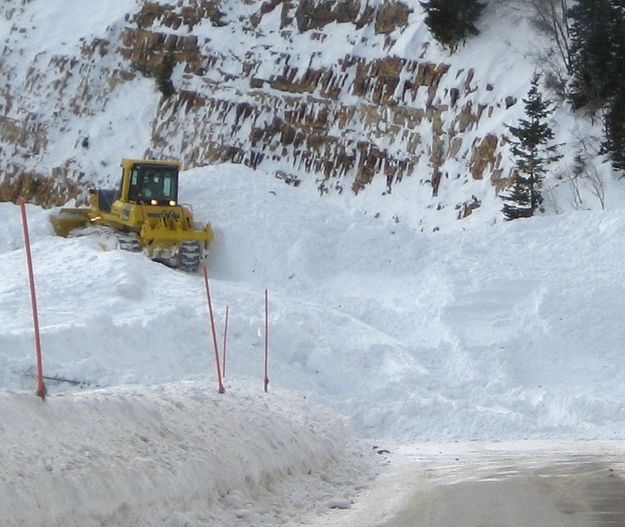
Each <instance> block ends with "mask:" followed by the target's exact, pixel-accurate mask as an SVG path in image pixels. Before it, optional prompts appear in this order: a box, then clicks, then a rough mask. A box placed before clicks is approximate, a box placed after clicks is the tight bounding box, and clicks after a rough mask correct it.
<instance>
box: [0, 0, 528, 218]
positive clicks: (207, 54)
mask: <svg viewBox="0 0 625 527" xmlns="http://www.w3.org/2000/svg"><path fill="white" fill-rule="evenodd" d="M119 3H121V4H122V5H120V6H118V11H119V12H118V13H113V14H111V13H108V14H107V16H106V17H105V16H104V15H102V14H100V17H101V19H102V20H103V21H104V22H105V23H106V25H104V26H98V27H97V30H95V31H94V30H92V31H91V32H89V33H87V32H86V31H85V32H84V34H81V33H80V31H79V28H77V29H76V31H77V32H76V33H75V34H74V35H71V34H66V40H63V36H57V37H56V41H55V42H56V45H54V46H53V44H54V42H52V43H50V44H49V45H47V47H46V46H44V49H36V48H35V47H34V46H29V45H28V42H29V39H30V38H31V36H32V35H33V34H35V33H37V34H39V33H44V34H45V33H46V31H50V24H52V22H51V21H49V20H48V21H44V20H42V16H39V17H38V11H37V10H38V9H39V10H41V9H42V7H41V6H42V5H43V4H41V2H38V1H37V0H31V1H30V2H29V1H25V2H23V3H22V4H20V5H12V6H9V5H7V4H4V5H3V6H2V7H0V17H1V18H2V20H3V24H5V26H6V27H8V28H9V29H10V31H9V36H8V38H7V39H6V40H5V42H4V43H3V49H2V58H3V60H2V62H1V63H0V169H1V170H2V176H1V179H0V199H2V200H14V199H16V197H17V196H18V195H24V196H26V197H27V198H28V199H31V200H33V201H35V202H38V203H41V204H43V205H46V206H51V205H58V204H62V203H64V202H66V201H67V200H68V199H70V198H78V199H79V200H80V199H83V198H84V196H85V188H86V187H87V186H88V185H90V184H95V183H97V184H102V183H104V182H108V183H111V182H112V181H114V179H115V173H116V169H115V168H114V167H115V163H116V161H117V160H118V159H119V158H120V157H122V156H125V157H131V156H137V157H154V158H162V157H172V158H176V159H180V160H181V161H182V162H183V163H184V165H185V166H186V167H194V166H200V165H206V164H211V163H220V162H234V163H243V164H246V165H248V166H250V167H254V168H259V169H262V170H267V171H272V172H273V173H275V175H276V177H279V178H281V179H284V181H285V182H287V183H290V184H295V185H297V184H299V183H300V182H301V181H314V182H315V184H316V186H317V188H318V189H319V192H320V193H321V194H324V193H331V192H348V191H349V192H355V193H359V192H362V191H363V190H366V189H367V188H368V187H370V186H371V184H372V183H375V188H376V189H377V190H376V191H383V192H386V193H391V192H394V191H395V189H396V188H397V186H398V185H399V184H400V183H403V184H407V183H406V182H407V181H409V182H410V185H411V186H412V187H413V189H416V191H414V192H413V193H415V195H416V196H418V203H415V207H416V208H419V207H420V208H422V209H437V210H439V211H440V210H446V211H451V214H453V215H455V216H456V217H458V218H463V217H465V216H467V215H469V214H471V213H472V212H473V211H474V210H475V209H477V208H479V207H480V204H481V202H482V201H483V200H484V199H491V198H492V196H494V194H495V190H496V188H497V187H498V186H500V185H502V184H504V183H505V181H506V178H507V177H508V176H509V174H510V166H511V165H510V162H509V160H508V157H509V156H507V154H506V146H505V126H504V123H507V122H512V121H513V120H514V119H515V118H516V117H517V116H518V115H519V111H520V108H519V107H520V106H521V105H520V104H517V100H518V98H519V96H520V95H522V94H523V93H524V92H525V90H526V86H527V83H526V79H521V80H520V81H519V89H518V90H516V91H515V90H513V93H510V91H509V90H506V89H505V88H500V87H499V86H498V85H497V83H496V80H497V79H498V78H499V77H498V75H499V76H501V72H498V71H497V70H496V69H495V70H494V71H495V73H492V71H493V69H492V68H491V67H490V65H488V64H487V66H488V67H485V66H484V61H481V62H480V64H482V66H481V67H478V68H477V70H476V67H475V65H474V64H471V63H470V62H468V61H467V60H466V59H467V57H469V58H470V57H471V54H470V53H469V52H468V51H464V48H463V50H461V51H460V52H459V53H456V54H454V55H449V54H448V53H445V52H444V51H443V50H440V49H438V46H437V44H435V43H434V42H432V41H431V38H430V36H429V34H428V33H427V29H426V27H425V25H424V24H423V13H422V9H421V7H420V5H419V4H418V2H407V1H405V2H402V1H390V0H379V1H374V0H301V1H300V2H295V1H288V0H267V1H264V2H260V1H254V0H243V1H234V0H178V1H177V2H175V1H172V2H171V3H163V2H153V1H140V2H138V3H134V2H126V4H124V2H123V1H122V0H119V2H118V4H119ZM124 8H125V9H124ZM111 11H113V10H111ZM63 16H64V17H67V16H68V15H67V13H64V14H63ZM85 16H88V15H85ZM93 16H94V17H95V15H93ZM491 16H492V14H491ZM93 25H94V26H95V23H94V24H93ZM53 40H54V39H53ZM42 42H43V39H42ZM42 46H43V44H42ZM488 60H490V61H491V62H496V61H497V60H498V59H497V56H496V54H495V55H493V57H492V58H490V59H488ZM488 60H487V61H488ZM485 72H486V74H485ZM489 72H490V73H489ZM165 86H167V89H165V88H164V87H165ZM402 188H403V186H402Z"/></svg>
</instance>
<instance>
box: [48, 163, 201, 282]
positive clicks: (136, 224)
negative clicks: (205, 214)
mask: <svg viewBox="0 0 625 527" xmlns="http://www.w3.org/2000/svg"><path fill="white" fill-rule="evenodd" d="M121 166H122V176H121V180H120V183H119V186H118V188H117V189H113V190H91V191H90V193H91V202H90V207H89V208H82V209H68V208H66V209H61V211H60V213H59V214H56V215H54V216H53V217H52V218H51V221H52V224H53V226H54V229H55V232H56V233H57V234H59V235H60V236H68V235H69V234H70V232H72V231H73V230H74V229H77V228H83V227H86V226H88V225H102V226H106V227H110V228H113V229H115V230H116V231H117V232H119V233H120V234H119V237H118V239H119V245H120V247H121V248H122V249H126V250H131V251H144V252H146V253H147V254H148V255H149V256H150V257H151V258H152V259H154V260H158V261H161V262H163V263H165V264H167V265H170V266H171V267H176V268H181V269H183V270H186V271H195V270H196V269H197V267H198V265H199V264H200V262H201V260H202V258H204V256H205V253H206V251H207V250H208V245H209V243H210V241H211V240H212V239H213V231H212V229H211V226H210V224H205V225H201V226H198V225H197V224H196V223H195V222H194V220H193V214H192V212H191V210H190V209H189V208H188V207H186V206H182V205H181V204H179V203H178V177H179V172H180V168H181V165H180V163H178V162H176V161H154V160H136V159H123V160H122V164H121Z"/></svg>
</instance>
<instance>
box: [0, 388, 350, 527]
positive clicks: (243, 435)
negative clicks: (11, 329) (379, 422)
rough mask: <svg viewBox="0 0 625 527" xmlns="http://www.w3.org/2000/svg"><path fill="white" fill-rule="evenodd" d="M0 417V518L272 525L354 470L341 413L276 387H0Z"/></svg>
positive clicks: (325, 496) (320, 499)
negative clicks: (46, 393) (45, 392)
mask: <svg viewBox="0 0 625 527" xmlns="http://www.w3.org/2000/svg"><path fill="white" fill-rule="evenodd" d="M0 415H2V422H0V433H1V434H2V446H1V447H0V511H2V512H1V513H0V523H1V524H2V525H4V526H13V525H29V526H33V527H34V526H37V525H46V526H55V525H57V526H67V525H81V526H90V525H103V524H105V525H119V526H127V525H145V526H147V525H155V526H162V525H187V526H192V525H229V526H236V525H241V526H243V525H276V524H279V523H284V522H285V521H287V520H289V521H296V520H298V519H299V518H300V517H302V516H303V515H305V514H306V513H310V512H311V511H317V512H320V511H323V510H324V509H327V508H328V507H331V506H333V503H335V502H336V500H344V501H346V502H347V503H349V501H350V493H351V492H352V491H351V490H350V489H351V488H352V487H353V486H354V485H355V484H356V483H357V482H358V481H359V478H361V477H362V476H358V475H357V474H356V471H355V470H354V469H353V468H352V466H353V465H352V464H353V463H354V459H353V453H352V452H351V450H350V448H349V447H348V439H347V436H346V432H345V427H344V423H343V420H342V419H340V418H337V417H336V416H334V415H332V414H329V413H328V412H325V411H321V410H319V409H314V408H313V407H311V405H310V404H308V403H306V402H305V401H303V400H302V399H301V398H296V397H293V396H289V395H288V394H285V393H278V394H275V393H272V394H268V395H265V396H262V397H261V396H258V395H252V394H251V392H250V391H247V392H246V391H245V390H235V391H234V393H233V392H229V393H228V394H226V395H225V396H219V395H217V394H215V391H214V390H213V387H212V386H211V387H208V386H207V385H206V383H177V384H173V385H168V386H160V387H154V388H144V387H135V388H133V389H125V390H119V389H109V390H103V391H97V392H90V393H83V394H75V395H69V394H67V395H64V396H60V395H59V396H51V397H49V398H48V399H47V401H46V402H45V403H42V402H41V401H40V400H39V399H37V398H35V397H33V396H32V395H31V394H28V395H25V394H19V393H14V392H8V391H0Z"/></svg>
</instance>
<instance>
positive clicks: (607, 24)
mask: <svg viewBox="0 0 625 527" xmlns="http://www.w3.org/2000/svg"><path fill="white" fill-rule="evenodd" d="M613 1H614V0H579V1H578V2H577V3H576V4H575V5H574V6H573V7H572V8H571V9H570V10H569V17H570V18H571V20H572V22H571V71H572V73H573V81H572V83H571V91H570V99H571V102H572V104H573V108H576V109H577V108H582V107H590V109H591V110H596V109H598V108H600V107H601V106H602V105H603V104H604V103H605V102H606V100H607V99H608V98H609V97H610V95H611V94H612V92H613V91H614V87H615V83H616V78H615V77H616V76H617V75H618V71H616V70H615V66H616V64H615V62H614V58H615V51H616V49H615V48H616V41H615V34H614V33H615V29H616V26H615V21H618V19H619V18H620V17H621V13H620V10H617V9H616V8H615V5H614V4H613Z"/></svg>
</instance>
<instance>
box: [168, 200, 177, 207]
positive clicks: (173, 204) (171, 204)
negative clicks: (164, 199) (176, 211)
mask: <svg viewBox="0 0 625 527" xmlns="http://www.w3.org/2000/svg"><path fill="white" fill-rule="evenodd" d="M169 206H170V207H175V206H176V202H175V201H174V200H173V199H172V200H171V201H170V202H169Z"/></svg>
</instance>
